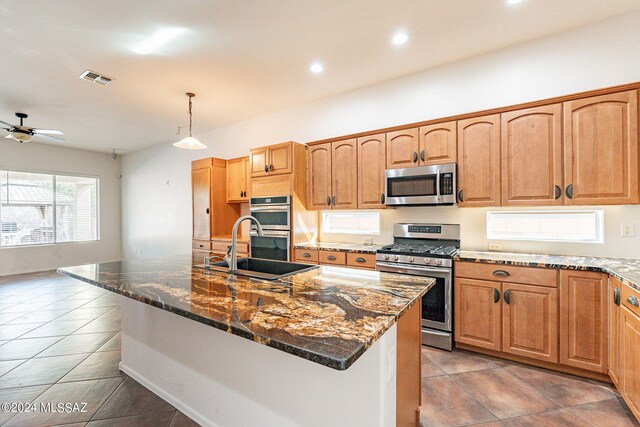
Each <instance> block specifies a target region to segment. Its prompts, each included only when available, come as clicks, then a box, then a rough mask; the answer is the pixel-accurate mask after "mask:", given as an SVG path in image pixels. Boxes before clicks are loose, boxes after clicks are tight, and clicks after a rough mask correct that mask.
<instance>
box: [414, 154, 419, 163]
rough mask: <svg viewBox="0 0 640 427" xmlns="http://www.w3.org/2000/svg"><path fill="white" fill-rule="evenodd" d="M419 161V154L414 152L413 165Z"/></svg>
mask: <svg viewBox="0 0 640 427" xmlns="http://www.w3.org/2000/svg"><path fill="white" fill-rule="evenodd" d="M417 161H418V153H416V152H415V151H414V152H413V163H415V162H417Z"/></svg>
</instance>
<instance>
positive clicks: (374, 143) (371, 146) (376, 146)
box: [357, 134, 387, 209]
mask: <svg viewBox="0 0 640 427" xmlns="http://www.w3.org/2000/svg"><path fill="white" fill-rule="evenodd" d="M357 144H358V208H359V209H382V208H385V207H386V206H385V204H384V185H385V178H384V170H385V168H386V158H387V157H386V156H387V147H386V137H385V134H379V135H371V136H365V137H362V138H358V141H357Z"/></svg>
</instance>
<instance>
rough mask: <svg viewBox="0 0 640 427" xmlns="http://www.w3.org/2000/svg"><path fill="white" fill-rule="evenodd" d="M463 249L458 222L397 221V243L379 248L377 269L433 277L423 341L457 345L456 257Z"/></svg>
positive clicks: (441, 345) (424, 312)
mask: <svg viewBox="0 0 640 427" xmlns="http://www.w3.org/2000/svg"><path fill="white" fill-rule="evenodd" d="M459 250H460V225H458V224H394V226H393V244H392V245H388V246H385V247H383V248H382V249H379V250H378V251H377V252H376V270H378V271H387V272H391V273H401V274H411V275H414V276H425V277H433V278H434V279H436V284H435V286H434V287H433V288H431V289H430V290H429V292H427V294H426V295H425V296H424V297H423V298H422V344H423V345H428V346H432V347H438V348H442V349H445V350H451V349H452V347H453V336H452V335H453V257H454V256H455V255H456V253H458V251H459Z"/></svg>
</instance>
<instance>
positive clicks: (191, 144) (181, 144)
mask: <svg viewBox="0 0 640 427" xmlns="http://www.w3.org/2000/svg"><path fill="white" fill-rule="evenodd" d="M186 95H187V96H188V97H189V136H188V137H186V138H183V139H182V140H180V141H178V142H176V143H174V144H173V146H174V147H178V148H185V149H187V150H204V149H205V148H207V146H206V145H204V144H203V143H202V142H200V141H198V140H197V139H195V138H194V137H193V136H191V122H192V114H191V98H193V97H194V96H196V95H195V94H194V93H191V92H187V93H186Z"/></svg>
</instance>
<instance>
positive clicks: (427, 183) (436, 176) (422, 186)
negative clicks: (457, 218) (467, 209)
mask: <svg viewBox="0 0 640 427" xmlns="http://www.w3.org/2000/svg"><path fill="white" fill-rule="evenodd" d="M385 203H386V205H387V206H419V205H453V204H455V203H456V164H455V163H447V164H444V165H434V166H419V167H415V168H406V169H387V170H386V171H385Z"/></svg>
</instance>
